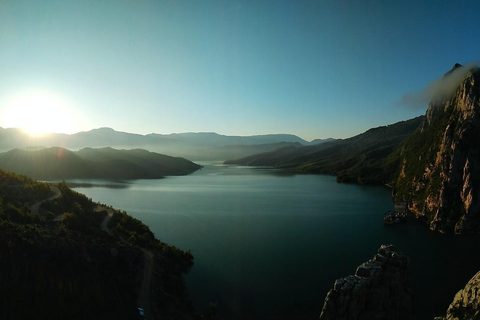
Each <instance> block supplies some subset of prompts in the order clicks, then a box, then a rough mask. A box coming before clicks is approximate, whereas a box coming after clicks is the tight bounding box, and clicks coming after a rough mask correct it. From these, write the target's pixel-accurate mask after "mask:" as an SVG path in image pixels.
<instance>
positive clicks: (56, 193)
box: [30, 186, 62, 214]
mask: <svg viewBox="0 0 480 320" xmlns="http://www.w3.org/2000/svg"><path fill="white" fill-rule="evenodd" d="M50 189H51V190H52V191H53V196H51V197H50V198H47V199H44V200H41V201H38V202H35V203H34V204H33V205H31V206H30V211H31V212H32V213H33V214H38V211H39V210H40V206H41V205H42V203H44V202H47V201H52V200H55V199H57V198H58V197H60V196H61V195H62V192H61V191H60V189H59V188H58V187H56V186H50Z"/></svg>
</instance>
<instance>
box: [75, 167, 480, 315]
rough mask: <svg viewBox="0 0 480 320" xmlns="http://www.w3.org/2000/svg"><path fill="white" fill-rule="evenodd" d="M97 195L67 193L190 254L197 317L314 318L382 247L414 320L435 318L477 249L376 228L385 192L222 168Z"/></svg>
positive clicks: (458, 240) (94, 190)
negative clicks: (404, 282) (394, 257)
mask: <svg viewBox="0 0 480 320" xmlns="http://www.w3.org/2000/svg"><path fill="white" fill-rule="evenodd" d="M77 182H78V181H77ZM82 182H85V181H82ZM87 182H88V181H87ZM91 183H93V185H95V184H98V181H97V182H96V181H93V182H91ZM100 184H101V185H102V186H101V187H95V186H93V187H76V188H75V189H76V190H77V191H79V192H81V193H84V194H86V195H87V196H88V197H90V198H92V199H93V200H94V201H99V202H103V203H107V204H110V205H113V206H114V207H116V208H118V209H121V210H125V211H127V212H128V213H129V214H130V215H132V216H134V217H136V218H138V219H140V220H142V221H143V222H144V223H145V224H147V225H149V226H150V228H151V230H152V231H153V232H154V233H155V235H156V237H157V238H159V239H160V240H162V241H165V242H167V243H170V244H173V245H175V246H177V247H180V248H182V249H185V250H191V251H192V253H193V255H194V257H195V265H194V267H193V268H192V270H191V272H190V273H189V275H188V276H187V285H188V290H189V293H190V296H191V298H192V300H193V301H194V306H195V308H196V309H197V310H199V311H202V310H205V309H207V307H208V305H209V303H210V302H217V303H218V309H219V312H220V316H221V317H223V318H224V319H316V318H318V316H319V313H320V311H321V308H322V304H323V300H324V298H325V295H326V293H327V291H328V290H330V288H331V287H332V286H333V282H334V281H335V279H337V278H339V277H344V276H347V275H349V274H353V273H354V272H355V269H356V267H357V266H358V265H359V264H361V263H362V262H364V261H366V260H368V259H370V258H371V257H372V256H373V255H374V254H375V253H376V250H377V249H378V247H379V246H380V245H381V244H385V243H393V244H395V245H396V246H397V247H398V248H399V250H400V251H402V252H404V253H406V254H407V255H408V256H409V257H410V258H411V269H410V275H411V279H412V284H413V287H414V292H415V299H416V303H417V309H418V310H417V311H418V314H419V318H420V319H431V318H433V316H436V315H440V314H442V313H444V311H445V310H446V308H447V307H448V304H449V303H450V302H451V300H452V299H453V296H454V294H455V293H456V291H458V290H459V289H460V288H461V287H463V286H464V285H465V283H466V282H467V281H468V279H469V278H471V277H472V276H473V275H474V274H475V272H476V271H478V270H480V257H479V255H476V254H475V252H478V250H479V249H480V241H479V239H477V238H465V237H451V236H444V235H439V234H435V233H433V232H430V231H428V229H427V228H426V227H425V226H423V225H421V224H415V223H414V224H409V225H396V226H388V227H384V226H383V224H382V217H383V213H384V212H386V211H388V210H391V209H392V208H393V203H392V200H391V196H390V190H389V189H387V188H382V187H366V186H358V185H352V184H338V183H336V180H335V178H334V177H330V176H320V175H292V174H288V173H285V172H282V171H278V170H273V169H266V168H247V167H231V166H220V165H218V166H215V165H206V166H205V167H204V169H202V170H200V171H197V172H196V173H194V174H191V175H189V176H183V177H168V178H165V179H161V180H137V181H133V182H129V183H122V182H110V183H108V185H106V184H105V183H104V182H103V183H100ZM107 186H108V187H107ZM112 187H116V188H112Z"/></svg>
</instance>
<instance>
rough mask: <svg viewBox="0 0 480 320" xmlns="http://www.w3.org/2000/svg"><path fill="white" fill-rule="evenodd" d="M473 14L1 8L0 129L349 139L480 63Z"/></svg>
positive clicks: (440, 10) (41, 4)
mask: <svg viewBox="0 0 480 320" xmlns="http://www.w3.org/2000/svg"><path fill="white" fill-rule="evenodd" d="M479 21H480V2H478V1H442V0H439V1H417V0H416V1H410V0H405V1H388V0H385V1H358V0H344V1H342V0H338V1H323V0H316V1H293V0H292V1H281V0H276V1H273V0H272V1H261V0H255V1H229V0H218V1H214V0H204V1H200V0H191V1H183V0H168V1H164V0H152V1H149V0H83V1H77V0H75V1H70V0H60V1H55V0H52V1H36V0H31V1H22V0H15V1H8V0H0V127H3V128H8V127H24V128H26V129H29V130H31V131H37V132H42V131H52V132H65V133H74V132H78V131H87V130H91V129H94V128H99V127H111V128H114V129H115V130H117V131H125V132H132V133H140V134H148V133H162V134H168V133H178V132H217V133H219V134H225V135H256V134H268V133H290V134H295V135H298V136H300V137H302V138H304V139H306V140H312V139H315V138H328V137H333V138H347V137H351V136H354V135H356V134H359V133H362V132H364V131H366V130H368V129H369V128H372V127H377V126H381V125H387V124H391V123H395V122H398V121H402V120H407V119H410V118H413V117H416V116H418V115H421V114H424V113H425V110H426V108H427V104H426V103H415V104H413V103H406V102H405V101H406V99H405V96H409V95H410V96H411V95H415V94H417V93H418V92H421V91H422V90H425V88H427V87H428V86H429V85H430V84H431V83H432V82H434V81H435V80H436V79H438V78H439V77H441V76H442V75H443V74H444V73H445V72H447V71H448V70H450V69H451V68H452V67H453V65H454V64H455V63H457V62H458V63H461V64H467V63H470V62H472V61H478V60H479V59H480V23H479Z"/></svg>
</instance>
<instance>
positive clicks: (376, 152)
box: [226, 117, 424, 184]
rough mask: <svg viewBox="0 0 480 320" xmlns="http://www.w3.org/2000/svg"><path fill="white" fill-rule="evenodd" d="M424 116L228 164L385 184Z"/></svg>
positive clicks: (344, 180) (397, 165) (390, 179)
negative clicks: (266, 167) (349, 135)
mask: <svg viewBox="0 0 480 320" xmlns="http://www.w3.org/2000/svg"><path fill="white" fill-rule="evenodd" d="M423 119H424V117H417V118H414V119H411V120H408V121H402V122H398V123H395V124H392V125H389V126H383V127H378V128H373V129H370V130H368V131H366V132H365V133H362V134H360V135H358V136H355V137H352V138H349V139H345V140H335V141H331V142H325V143H323V144H320V145H316V146H306V147H305V146H301V145H297V146H294V147H287V148H281V149H278V150H276V151H274V152H269V153H263V154H259V155H255V156H251V157H247V158H243V159H240V160H234V161H227V162H226V163H230V164H244V165H267V166H275V167H276V168H284V169H291V170H300V171H303V172H308V173H321V174H331V175H336V176H337V180H338V181H340V182H357V183H364V184H385V183H391V182H392V181H394V179H395V173H396V171H397V168H398V167H399V164H400V157H399V154H398V152H397V149H398V148H399V146H400V145H401V144H402V143H404V142H405V141H406V139H407V138H408V137H409V136H410V135H411V134H412V133H413V132H414V131H415V129H417V128H418V126H419V125H420V123H421V122H422V120H423Z"/></svg>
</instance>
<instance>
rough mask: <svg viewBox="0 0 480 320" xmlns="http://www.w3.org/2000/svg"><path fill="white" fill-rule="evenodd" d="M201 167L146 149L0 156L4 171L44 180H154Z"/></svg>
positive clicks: (18, 152) (55, 149)
mask: <svg viewBox="0 0 480 320" xmlns="http://www.w3.org/2000/svg"><path fill="white" fill-rule="evenodd" d="M199 168H200V166H199V165H197V164H195V163H193V162H191V161H188V160H186V159H183V158H174V157H169V156H165V155H161V154H158V153H153V152H148V151H146V150H141V149H135V150H115V149H112V148H103V149H92V148H87V149H83V150H80V151H77V152H73V151H69V150H66V149H63V148H58V147H53V148H47V149H40V150H32V151H26V150H19V149H15V150H11V151H8V152H6V153H2V154H0V169H3V170H8V171H12V172H16V173H19V174H24V175H27V176H29V177H32V178H35V179H40V180H55V179H57V180H58V179H60V180H61V179H87V178H88V179H153V178H162V177H164V176H167V175H185V174H189V173H192V172H194V171H195V170H198V169H199Z"/></svg>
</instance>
